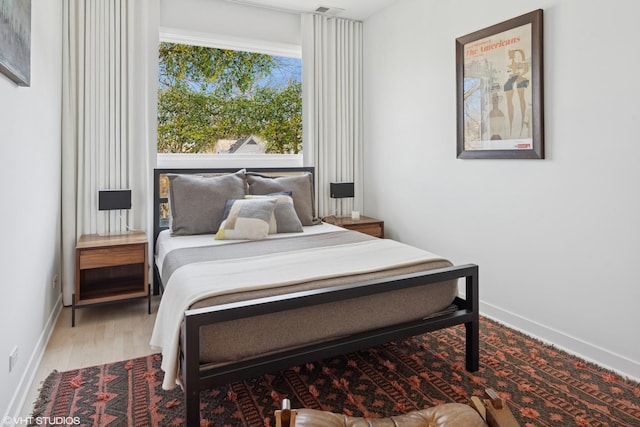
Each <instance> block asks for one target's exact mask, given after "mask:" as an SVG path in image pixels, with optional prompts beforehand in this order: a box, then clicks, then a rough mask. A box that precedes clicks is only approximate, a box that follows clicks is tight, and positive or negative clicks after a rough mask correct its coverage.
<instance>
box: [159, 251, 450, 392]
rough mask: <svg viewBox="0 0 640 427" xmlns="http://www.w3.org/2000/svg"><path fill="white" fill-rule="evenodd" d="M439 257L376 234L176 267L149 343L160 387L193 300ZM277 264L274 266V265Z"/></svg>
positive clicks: (167, 379)
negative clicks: (158, 355)
mask: <svg viewBox="0 0 640 427" xmlns="http://www.w3.org/2000/svg"><path fill="white" fill-rule="evenodd" d="M438 259H442V258H441V257H439V256H437V255H434V254H432V253H430V252H427V251H424V250H421V249H418V248H414V247H412V246H408V245H405V244H402V243H399V242H396V241H393V240H386V239H376V240H371V241H365V242H360V243H351V244H344V245H337V246H330V247H320V248H312V249H307V250H298V251H295V252H284V253H277V254H271V255H262V256H254V257H248V258H241V259H232V260H223V261H207V262H198V263H193V264H189V265H186V266H183V267H180V268H178V269H177V270H176V271H175V272H174V273H173V274H172V275H171V278H170V279H169V281H168V283H166V284H165V292H164V294H163V296H162V300H161V302H160V307H159V309H158V314H157V317H156V323H155V326H154V330H153V335H152V337H151V346H152V347H153V348H155V349H157V350H161V351H162V369H163V371H164V372H165V376H164V382H163V384H162V387H163V388H164V389H172V388H174V387H175V386H176V384H177V381H178V379H179V374H178V369H179V366H178V364H179V342H180V330H181V325H182V321H183V318H184V313H185V311H186V310H188V309H189V307H190V306H191V305H192V304H194V303H195V302H197V301H199V300H201V299H204V298H208V297H212V296H216V295H222V294H227V293H233V292H238V291H249V290H256V289H263V288H268V287H279V286H287V285H292V284H299V283H304V282H306V281H309V280H312V279H313V280H316V279H323V278H332V277H339V276H347V275H355V274H361V273H370V272H375V271H381V270H385V269H388V268H394V267H403V266H409V265H415V264H418V263H423V262H426V261H432V260H438ZM274 266H277V268H274Z"/></svg>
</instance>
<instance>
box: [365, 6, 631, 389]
mask: <svg viewBox="0 0 640 427" xmlns="http://www.w3.org/2000/svg"><path fill="white" fill-rule="evenodd" d="M614 5H615V7H613V6H614ZM609 6H611V7H603V5H602V3H601V2H597V1H595V0H590V1H582V0H534V1H524V0H516V1H514V0H493V1H492V2H491V7H487V2H477V1H475V0H458V1H449V2H440V1H424V0H400V1H397V2H394V3H393V5H392V6H391V7H390V8H388V9H386V10H384V11H382V12H379V13H378V14H376V15H374V16H373V17H371V18H370V19H368V20H367V21H365V26H364V27H365V34H364V40H365V44H366V47H365V52H364V62H365V66H364V70H365V85H364V86H365V106H366V110H365V132H366V134H365V140H366V144H367V145H366V147H365V149H366V152H365V166H366V169H365V175H366V180H365V184H366V187H365V211H366V212H365V213H366V214H368V215H372V216H376V217H379V218H381V219H384V220H385V230H386V231H387V233H388V236H389V237H392V238H396V239H400V240H402V241H405V242H408V243H411V244H415V245H417V246H420V247H423V248H426V249H428V250H431V251H433V252H436V253H439V254H441V255H444V256H447V257H449V258H450V259H452V260H453V261H454V262H456V263H467V262H472V263H477V264H478V265H479V266H480V289H481V294H480V297H481V310H482V311H483V312H484V313H485V314H487V315H489V316H491V317H494V318H496V319H498V320H502V321H504V322H507V323H508V324H511V325H512V326H515V327H518V328H521V329H524V330H525V331H527V332H529V333H531V334H533V335H537V336H539V337H541V338H543V339H545V340H547V341H550V342H553V343H555V344H557V345H559V346H561V347H563V348H565V349H568V350H570V351H571V352H574V353H579V354H581V355H583V356H585V357H587V358H588V359H591V360H594V361H597V362H599V363H600V364H602V365H605V366H608V367H611V368H614V369H616V370H617V371H619V372H621V373H623V374H627V375H630V376H632V377H635V378H640V341H639V339H638V337H639V335H638V325H640V310H638V308H637V304H638V301H640V284H639V283H638V282H639V279H638V275H637V265H638V263H639V261H640V244H639V242H640V192H639V191H638V182H640V168H639V167H638V165H637V162H638V159H639V158H640V138H639V137H638V133H639V132H638V123H640V120H639V119H640V98H639V96H640V80H639V79H637V78H634V74H633V73H634V70H637V69H638V68H640V57H639V56H638V55H636V54H635V53H634V52H635V51H636V44H637V41H638V36H639V34H640V33H639V32H638V29H637V23H636V17H637V16H638V15H639V14H640V3H638V2H637V1H636V0H615V1H614V2H612V3H611V4H610V5H609ZM538 8H541V9H543V10H544V66H545V69H544V84H545V92H544V96H545V120H546V123H545V127H546V132H545V140H546V143H545V147H546V154H547V159H546V160H526V161H525V160H458V159H456V99H455V96H456V92H455V75H456V73H455V71H456V63H455V39H456V37H459V36H462V35H466V34H469V33H472V32H474V31H476V30H479V29H482V28H485V27H488V26H491V25H493V24H496V23H499V22H502V21H504V20H507V19H510V18H512V17H515V16H518V15H521V14H524V13H527V12H530V11H532V10H534V9H538Z"/></svg>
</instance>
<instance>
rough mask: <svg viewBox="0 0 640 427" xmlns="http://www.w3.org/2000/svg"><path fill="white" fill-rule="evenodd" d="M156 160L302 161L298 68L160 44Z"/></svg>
mask: <svg viewBox="0 0 640 427" xmlns="http://www.w3.org/2000/svg"><path fill="white" fill-rule="evenodd" d="M159 59H160V68H159V93H158V152H159V153H217V154H233V153H251V154H256V153H266V154H299V153H302V83H301V68H302V66H301V60H300V59H299V58H286V57H278V56H271V55H267V54H262V53H253V52H243V51H235V50H226V49H215V48H209V47H202V46H193V45H186V44H178V43H169V42H163V43H161V44H160V58H159Z"/></svg>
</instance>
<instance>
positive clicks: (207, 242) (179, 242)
mask: <svg viewBox="0 0 640 427" xmlns="http://www.w3.org/2000/svg"><path fill="white" fill-rule="evenodd" d="M303 229H304V231H303V232H302V233H278V234H270V235H269V236H268V237H267V239H281V238H285V237H301V236H308V235H311V234H321V233H332V232H336V231H344V228H341V227H338V226H335V225H332V224H327V223H326V222H323V223H320V224H317V225H310V226H305V227H303ZM214 236H215V234H197V235H191V236H172V235H171V231H170V230H162V231H161V232H160V234H159V235H158V240H157V241H156V254H155V263H156V266H157V267H158V271H162V264H163V263H164V259H165V257H166V256H167V254H168V253H169V252H171V251H172V250H174V249H181V248H195V247H199V246H211V245H228V244H230V243H237V242H241V241H242V240H215V239H214Z"/></svg>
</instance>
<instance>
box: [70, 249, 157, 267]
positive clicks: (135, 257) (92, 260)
mask: <svg viewBox="0 0 640 427" xmlns="http://www.w3.org/2000/svg"><path fill="white" fill-rule="evenodd" d="M144 260H145V250H144V246H143V245H135V246H122V247H111V248H100V249H85V250H82V251H80V266H79V269H80V270H86V269H89V268H102V267H113V266H117V265H126V264H137V263H143V262H144Z"/></svg>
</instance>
